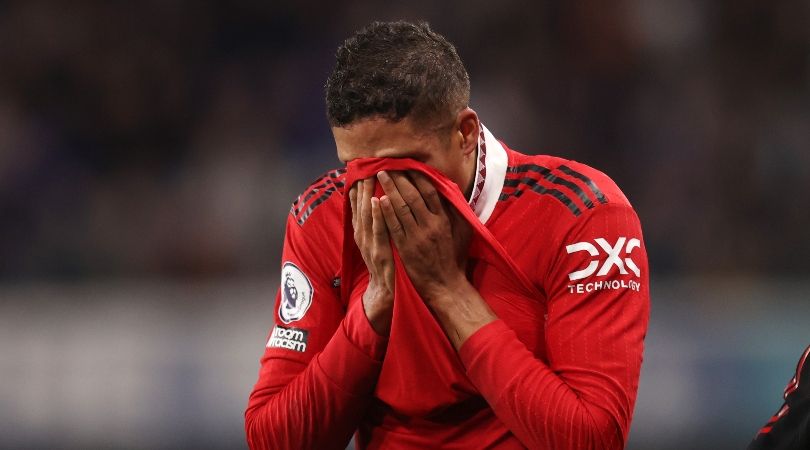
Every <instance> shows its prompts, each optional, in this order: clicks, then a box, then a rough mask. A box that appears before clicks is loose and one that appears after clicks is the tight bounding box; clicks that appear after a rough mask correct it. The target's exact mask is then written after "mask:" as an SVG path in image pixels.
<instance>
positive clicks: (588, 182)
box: [558, 166, 608, 203]
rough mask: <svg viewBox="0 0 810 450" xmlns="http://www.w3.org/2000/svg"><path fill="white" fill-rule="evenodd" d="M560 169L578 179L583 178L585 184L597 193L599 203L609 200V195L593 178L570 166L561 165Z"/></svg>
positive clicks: (594, 193)
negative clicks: (607, 195)
mask: <svg viewBox="0 0 810 450" xmlns="http://www.w3.org/2000/svg"><path fill="white" fill-rule="evenodd" d="M558 169H560V171H561V172H563V173H564V174H566V175H569V176H572V177H574V178H576V179H578V180H582V181H583V182H585V184H586V185H587V186H588V189H590V190H591V192H593V195H595V196H596V198H597V199H599V203H607V202H608V200H607V197H605V194H604V193H602V190H601V189H599V186H597V185H596V183H594V182H593V180H591V179H590V178H588V177H586V176H585V175H583V174H581V173H579V172H577V171H576V170H573V169H571V168H570V167H568V166H560V167H558Z"/></svg>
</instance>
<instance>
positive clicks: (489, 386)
mask: <svg viewBox="0 0 810 450" xmlns="http://www.w3.org/2000/svg"><path fill="white" fill-rule="evenodd" d="M459 354H460V357H461V360H462V362H463V363H464V365H465V367H466V368H467V376H468V377H469V378H470V380H471V381H472V382H473V384H474V385H475V386H476V388H478V390H479V391H480V392H481V395H483V396H484V398H485V399H486V400H487V402H488V403H489V404H490V406H491V407H492V409H493V410H494V411H495V414H496V415H497V416H498V418H499V419H500V420H501V421H502V422H504V424H506V426H507V428H509V430H510V431H512V432H513V433H514V434H515V435H516V436H517V437H518V438H519V439H520V440H521V441H522V442H523V443H524V444H525V445H527V446H528V447H529V448H559V449H571V450H574V449H620V448H623V446H624V432H623V431H624V428H625V427H626V426H629V416H630V405H631V404H632V400H630V399H627V398H625V397H624V394H625V393H624V392H623V390H622V389H621V388H620V387H619V386H618V385H617V384H616V383H614V382H612V381H611V380H610V379H608V378H607V377H602V376H599V375H596V376H595V377H593V378H591V379H590V380H589V382H588V384H587V385H586V384H585V383H573V382H571V380H566V379H564V378H563V377H561V376H560V375H558V371H555V370H552V369H551V368H550V367H549V365H547V364H545V363H544V362H543V361H540V360H538V359H537V358H536V357H535V356H534V355H533V354H532V353H531V352H530V351H529V350H528V349H527V348H526V346H525V345H524V344H523V343H522V342H520V340H519V339H518V337H517V335H516V334H515V333H514V332H513V331H512V330H511V329H510V328H508V327H507V326H506V325H505V324H504V323H503V322H502V321H496V322H493V323H491V324H489V325H488V326H487V327H484V328H482V329H481V330H480V332H479V333H476V334H475V335H473V336H472V337H470V338H469V339H468V340H467V342H466V343H465V345H464V346H463V347H462V348H461V351H460V352H459ZM589 375H591V376H593V375H594V374H589ZM584 390H589V391H592V392H593V391H598V392H600V393H601V397H602V400H595V398H596V396H593V395H589V396H586V395H583V393H582V391H584ZM613 401H616V402H619V403H622V404H624V408H623V409H624V410H623V414H622V415H623V416H624V417H617V416H616V415H615V414H611V413H609V412H608V411H609V410H611V409H613V408H611V407H610V406H609V405H608V403H611V402H613Z"/></svg>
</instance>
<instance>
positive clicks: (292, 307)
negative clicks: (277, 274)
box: [278, 261, 313, 323]
mask: <svg viewBox="0 0 810 450" xmlns="http://www.w3.org/2000/svg"><path fill="white" fill-rule="evenodd" d="M312 294H313V289H312V283H310V282H309V278H307V276H306V275H305V274H304V272H302V271H301V269H299V268H298V266H296V265H295V264H293V263H291V262H289V261H287V262H285V263H284V265H283V266H282V268H281V305H279V307H278V317H279V318H280V319H281V321H282V322H284V323H290V322H294V321H296V320H299V319H301V318H302V317H304V314H306V313H307V310H309V307H310V306H311V305H312Z"/></svg>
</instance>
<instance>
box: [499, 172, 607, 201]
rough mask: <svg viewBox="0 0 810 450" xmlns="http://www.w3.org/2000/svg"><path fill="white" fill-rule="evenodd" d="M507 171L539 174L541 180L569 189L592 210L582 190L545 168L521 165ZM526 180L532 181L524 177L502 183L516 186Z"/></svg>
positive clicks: (588, 199)
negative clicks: (541, 176)
mask: <svg viewBox="0 0 810 450" xmlns="http://www.w3.org/2000/svg"><path fill="white" fill-rule="evenodd" d="M509 171H510V172H513V173H522V172H536V173H539V174H541V175H543V178H545V179H546V180H548V181H549V182H551V183H554V184H558V185H560V186H565V187H567V188H568V189H570V190H571V191H572V192H573V193H574V194H576V195H577V197H579V199H580V200H581V201H582V203H583V204H584V205H585V207H586V208H588V209H591V208H593V202H592V201H591V199H590V198H589V197H588V195H587V194H585V192H584V191H583V190H582V188H580V187H579V186H578V185H577V184H576V183H572V182H570V181H568V180H566V179H565V178H561V177H558V176H557V175H554V174H553V173H552V171H551V170H550V169H548V168H546V167H543V166H538V165H537V164H524V165H521V166H517V167H514V169H513V168H511V167H510V168H509ZM527 180H532V179H531V178H528V177H524V178H520V179H519V180H518V179H515V180H507V181H508V182H507V181H504V186H508V185H509V184H512V183H514V184H513V185H514V186H517V185H518V184H519V183H525V182H526V181H527Z"/></svg>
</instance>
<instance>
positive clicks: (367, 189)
mask: <svg viewBox="0 0 810 450" xmlns="http://www.w3.org/2000/svg"><path fill="white" fill-rule="evenodd" d="M373 193H374V179H373V178H367V179H365V180H363V197H362V202H363V214H362V215H361V216H360V220H361V221H362V222H363V233H364V236H369V233H371V197H372V194H373Z"/></svg>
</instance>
